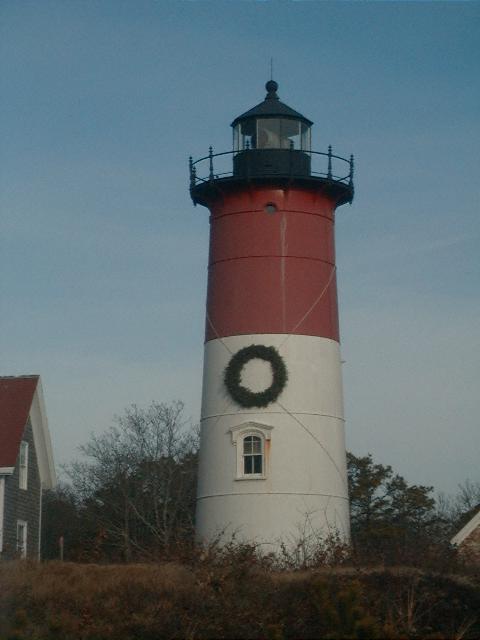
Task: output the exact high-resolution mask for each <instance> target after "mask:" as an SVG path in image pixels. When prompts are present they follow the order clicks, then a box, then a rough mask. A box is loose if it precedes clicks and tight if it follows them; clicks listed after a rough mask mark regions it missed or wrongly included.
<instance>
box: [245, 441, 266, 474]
mask: <svg viewBox="0 0 480 640" xmlns="http://www.w3.org/2000/svg"><path fill="white" fill-rule="evenodd" d="M263 467H264V464H263V438H261V437H260V436H252V435H248V436H245V437H244V438H243V475H245V476H251V475H255V476H258V475H263Z"/></svg>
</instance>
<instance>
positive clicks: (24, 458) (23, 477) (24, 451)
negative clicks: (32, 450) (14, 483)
mask: <svg viewBox="0 0 480 640" xmlns="http://www.w3.org/2000/svg"><path fill="white" fill-rule="evenodd" d="M19 467H20V470H19V487H20V489H26V488H27V480H28V442H25V441H24V440H22V442H21V443H20V461H19Z"/></svg>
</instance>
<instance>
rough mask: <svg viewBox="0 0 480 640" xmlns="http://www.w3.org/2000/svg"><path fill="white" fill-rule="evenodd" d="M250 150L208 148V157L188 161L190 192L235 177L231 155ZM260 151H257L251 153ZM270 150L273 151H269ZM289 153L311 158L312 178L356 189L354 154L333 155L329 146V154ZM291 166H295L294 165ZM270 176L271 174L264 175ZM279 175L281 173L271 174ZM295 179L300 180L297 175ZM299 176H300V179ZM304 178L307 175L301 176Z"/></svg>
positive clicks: (296, 151)
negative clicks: (303, 154)
mask: <svg viewBox="0 0 480 640" xmlns="http://www.w3.org/2000/svg"><path fill="white" fill-rule="evenodd" d="M249 151H250V149H245V150H244V151H223V152H222V153H213V148H212V147H209V150H208V155H207V156H204V157H203V158H199V159H198V160H193V158H192V157H191V156H190V158H189V168H190V189H194V188H195V187H196V186H198V185H200V184H203V183H206V182H211V181H214V180H219V179H221V178H230V177H234V175H235V174H234V171H233V162H232V161H231V159H230V161H229V156H234V155H237V154H248V153H249ZM252 151H256V152H258V150H257V149H255V150H252ZM268 151H272V150H271V149H269V150H268ZM285 151H286V152H290V153H305V154H307V155H308V156H310V158H311V170H310V173H309V175H311V176H313V177H318V178H323V179H326V180H329V181H331V182H338V183H341V184H344V185H346V186H348V187H350V188H351V189H352V190H353V171H354V162H353V155H351V156H350V158H349V159H348V160H347V159H346V158H342V157H341V156H337V155H335V154H334V153H332V147H331V146H329V147H328V151H327V153H325V152H323V151H308V152H307V151H299V150H297V149H290V150H285ZM291 166H292V165H291ZM262 175H263V176H265V177H268V175H269V174H268V172H264V173H262ZM273 175H278V174H272V176H273ZM291 177H292V178H294V177H297V176H295V174H294V173H292V175H291ZM298 177H300V176H298ZM301 177H305V176H301Z"/></svg>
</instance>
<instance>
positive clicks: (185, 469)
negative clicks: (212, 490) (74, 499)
mask: <svg viewBox="0 0 480 640" xmlns="http://www.w3.org/2000/svg"><path fill="white" fill-rule="evenodd" d="M183 408H184V405H183V403H182V402H180V401H175V402H172V403H171V404H166V403H158V402H152V404H151V405H150V406H149V407H148V408H146V409H142V408H140V407H137V406H136V405H132V406H131V407H129V408H128V409H126V410H125V413H124V415H122V416H117V417H116V418H115V424H114V425H113V426H112V427H110V429H108V430H107V431H106V432H105V433H103V434H101V435H99V436H96V435H92V436H91V438H90V441H89V442H88V443H87V444H85V445H83V446H82V447H81V448H80V450H81V452H82V453H83V455H84V456H85V460H82V461H76V462H74V463H72V464H71V465H70V466H69V467H67V469H66V471H67V473H68V475H69V477H70V479H71V481H72V484H73V487H74V491H75V493H76V495H77V496H79V498H80V500H81V501H82V503H83V506H84V508H86V509H87V511H88V513H89V515H90V517H93V518H95V519H96V521H97V523H98V526H99V527H101V528H102V531H103V532H104V535H105V537H106V538H107V539H108V541H109V543H110V544H112V545H114V546H116V547H117V548H118V549H121V551H122V555H123V557H124V559H125V560H126V561H127V562H128V561H130V560H131V559H132V558H133V557H134V556H138V554H145V553H147V552H151V551H152V550H155V551H158V550H167V549H168V548H169V547H170V545H171V544H172V543H175V542H178V541H179V539H182V540H185V539H187V538H191V535H192V531H193V524H194V523H193V514H194V501H195V481H196V461H197V448H198V435H197V432H196V430H194V429H193V428H192V426H191V424H189V422H188V421H186V420H185V419H184V417H183Z"/></svg>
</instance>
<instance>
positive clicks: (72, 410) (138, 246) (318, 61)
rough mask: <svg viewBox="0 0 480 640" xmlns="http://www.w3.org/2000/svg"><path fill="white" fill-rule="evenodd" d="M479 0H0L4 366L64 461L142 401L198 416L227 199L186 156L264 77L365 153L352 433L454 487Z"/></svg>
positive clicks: (350, 267)
mask: <svg viewBox="0 0 480 640" xmlns="http://www.w3.org/2000/svg"><path fill="white" fill-rule="evenodd" d="M479 41H480V4H479V3H463V2H451V3H446V2H445V3H444V2H439V3H431V2H428V3H419V2H415V3H413V2H412V3H395V2H392V3H377V2H372V3H360V2H358V3H357V2H355V3H348V2H345V3H341V2H337V3H320V2H261V3H260V2H226V1H225V2H153V1H149V2H144V1H141V0H135V1H133V0H130V1H128V2H125V1H120V0H117V1H115V2H113V1H108V0H104V1H102V2H89V1H85V2H80V1H77V2H69V1H64V2H60V1H57V2H49V1H48V0H44V1H42V2H28V1H26V2H18V1H16V0H3V2H2V3H1V5H0V74H1V80H0V83H1V84H0V90H1V94H2V100H1V105H0V115H1V118H0V128H1V131H0V133H1V137H2V147H1V151H0V154H1V158H0V159H1V166H2V169H1V173H0V206H1V221H0V251H1V253H0V274H1V275H0V294H1V297H0V305H1V307H0V322H1V332H0V336H1V337H0V362H1V367H0V373H1V374H3V375H15V374H24V373H40V374H41V375H42V378H43V383H44V388H45V394H46V400H47V408H48V414H49V419H50V428H51V432H52V436H53V440H54V445H55V452H56V458H57V461H58V462H66V461H68V460H70V459H71V458H72V456H74V455H75V454H76V452H75V448H76V447H77V446H78V445H79V444H81V443H82V442H85V441H86V439H87V438H88V436H89V433H90V432H91V431H92V430H94V431H101V430H103V429H105V428H106V427H107V426H108V425H109V424H111V420H112V416H113V415H114V414H119V413H122V411H123V409H124V407H126V406H127V405H129V404H131V403H133V402H135V403H137V404H140V405H142V404H146V403H148V402H150V401H151V400H154V399H155V400H165V401H169V400H171V399H173V398H182V399H184V400H185V402H186V405H187V414H188V415H191V416H192V419H193V420H194V421H195V420H197V419H198V415H199V405H200V393H201V372H202V352H203V346H202V341H203V326H204V308H205V287H206V261H207V248H208V215H207V212H206V210H204V209H202V208H201V207H197V208H194V207H193V206H192V204H191V202H190V200H189V195H188V191H187V158H188V155H190V154H192V155H194V156H197V157H198V156H200V155H204V154H205V152H206V150H207V148H208V145H209V144H213V146H214V148H215V149H216V150H218V151H220V150H228V149H229V148H230V146H231V130H230V127H229V124H230V122H231V121H232V120H233V118H234V117H235V116H236V115H239V114H240V113H242V112H243V111H245V110H246V109H248V108H250V107H252V106H253V105H255V104H256V103H258V102H259V101H260V100H262V99H263V96H264V83H265V81H266V80H267V79H268V77H269V66H270V58H271V57H273V58H274V75H275V79H276V80H277V81H278V82H279V84H280V89H279V94H280V97H281V99H282V100H284V101H285V102H287V104H289V105H290V106H292V107H293V108H295V109H297V110H299V111H301V112H302V113H304V114H305V115H306V116H307V117H309V118H311V119H312V120H313V121H314V122H315V126H314V129H313V147H314V148H315V149H317V150H325V148H326V146H327V145H328V144H332V145H333V147H334V150H335V151H337V152H338V153H339V154H340V155H348V154H350V153H354V154H355V156H356V162H357V174H356V178H357V179H356V187H357V192H356V199H355V201H354V204H353V205H352V206H351V207H350V206H345V207H342V208H341V209H340V210H339V212H338V217H337V258H338V281H339V296H340V314H341V332H342V351H343V358H344V359H345V360H346V363H345V365H344V367H345V369H344V383H345V405H346V415H347V439H348V447H349V449H350V450H351V451H353V452H354V453H357V454H364V453H366V452H368V451H371V452H372V453H373V455H374V456H375V458H376V459H378V461H380V462H384V463H390V464H392V465H393V466H394V468H395V469H396V470H397V471H399V472H400V473H402V474H404V475H405V476H406V477H407V478H408V480H409V481H411V482H418V483H423V484H428V485H434V486H435V488H436V489H437V490H443V491H449V492H452V491H455V487H456V485H457V484H458V483H459V482H462V481H463V480H465V479H466V478H467V477H469V478H471V479H472V480H478V479H479V476H478V467H479V455H480V435H479V434H480V430H479V418H478V416H479V414H480V406H479V405H480V400H479V397H480V394H479V382H480V365H479V362H480V357H479V356H480V354H479V347H480V329H479V325H480V322H479V318H480V302H479V298H480V296H479V288H480V287H479V283H480V259H479V257H478V256H479V239H480V223H479V187H478V184H479V181H478V172H479V151H478V148H479V147H478V140H479V117H478V114H479V106H480V105H479V102H480V100H479V98H480V90H479V82H478V76H479V64H478V60H479V59H480V52H479V45H478V42H479Z"/></svg>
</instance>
